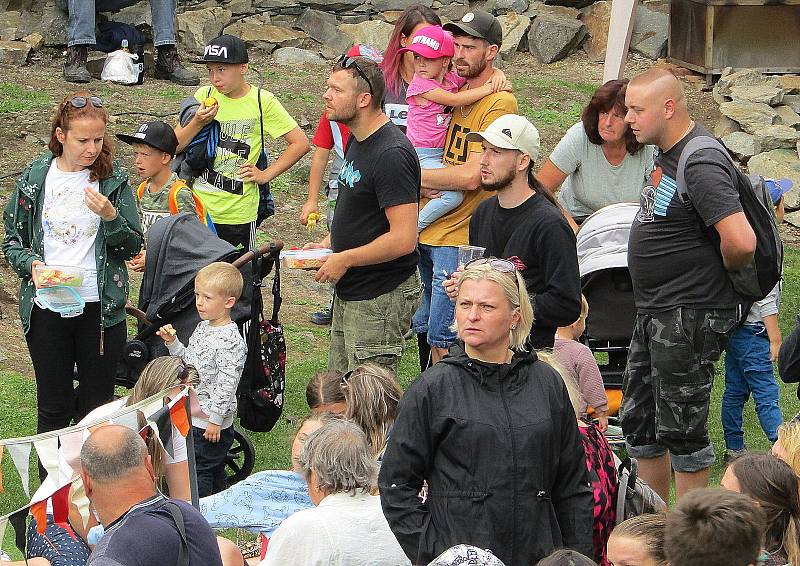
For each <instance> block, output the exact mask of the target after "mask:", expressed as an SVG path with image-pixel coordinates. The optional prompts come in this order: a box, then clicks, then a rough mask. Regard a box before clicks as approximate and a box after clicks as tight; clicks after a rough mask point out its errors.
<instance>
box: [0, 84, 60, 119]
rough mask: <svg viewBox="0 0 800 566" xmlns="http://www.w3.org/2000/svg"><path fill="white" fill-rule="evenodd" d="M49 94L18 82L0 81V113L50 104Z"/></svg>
mask: <svg viewBox="0 0 800 566" xmlns="http://www.w3.org/2000/svg"><path fill="white" fill-rule="evenodd" d="M50 104H51V100H50V95H49V94H47V93H45V92H42V91H37V90H32V89H29V88H25V87H23V86H20V85H18V84H13V83H3V82H0V114H7V113H9V112H24V111H26V110H30V109H31V108H36V107H38V106H50Z"/></svg>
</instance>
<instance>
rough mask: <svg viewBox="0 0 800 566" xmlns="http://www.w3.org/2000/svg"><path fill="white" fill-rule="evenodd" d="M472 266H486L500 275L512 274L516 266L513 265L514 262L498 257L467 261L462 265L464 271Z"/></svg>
mask: <svg viewBox="0 0 800 566" xmlns="http://www.w3.org/2000/svg"><path fill="white" fill-rule="evenodd" d="M473 265H488V266H489V267H491V268H492V269H494V270H495V271H499V272H500V273H513V272H514V271H516V270H517V266H516V265H514V262H512V261H509V260H507V259H500V258H498V257H479V258H476V259H473V260H472V261H468V262H467V263H466V264H465V265H464V269H467V268H468V267H470V266H473Z"/></svg>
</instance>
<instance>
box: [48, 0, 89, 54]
mask: <svg viewBox="0 0 800 566" xmlns="http://www.w3.org/2000/svg"><path fill="white" fill-rule="evenodd" d="M56 4H57V5H58V7H59V8H60V9H61V10H64V11H66V12H68V14H69V23H68V24H67V46H68V47H73V46H75V45H94V44H95V41H96V39H95V35H94V31H95V14H96V7H95V3H94V2H93V0H56Z"/></svg>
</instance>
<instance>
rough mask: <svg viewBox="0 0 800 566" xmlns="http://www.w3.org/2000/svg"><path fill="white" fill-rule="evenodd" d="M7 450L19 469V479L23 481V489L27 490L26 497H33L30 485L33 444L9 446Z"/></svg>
mask: <svg viewBox="0 0 800 566" xmlns="http://www.w3.org/2000/svg"><path fill="white" fill-rule="evenodd" d="M6 448H7V449H8V453H9V454H11V459H12V460H13V461H14V467H16V468H17V472H18V473H19V477H20V479H21V480H22V489H24V490H25V495H27V496H28V497H30V496H31V488H30V486H29V485H28V483H29V480H28V470H29V468H30V460H31V444H30V443H25V444H7V445H6Z"/></svg>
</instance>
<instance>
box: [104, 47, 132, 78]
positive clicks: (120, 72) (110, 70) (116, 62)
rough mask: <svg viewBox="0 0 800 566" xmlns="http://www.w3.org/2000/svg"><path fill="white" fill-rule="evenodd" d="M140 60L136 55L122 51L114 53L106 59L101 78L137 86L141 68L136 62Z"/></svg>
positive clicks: (118, 50)
mask: <svg viewBox="0 0 800 566" xmlns="http://www.w3.org/2000/svg"><path fill="white" fill-rule="evenodd" d="M138 58H139V56H138V55H136V54H135V53H128V52H127V51H123V50H122V49H117V50H116V51H112V52H111V53H109V54H108V56H107V57H106V62H105V63H104V64H103V72H102V73H101V74H100V78H101V79H103V80H104V81H111V82H113V83H119V84H123V85H132V84H136V82H137V81H138V80H139V67H138V65H137V64H136V63H135V62H134V61H136V60H137V59H138Z"/></svg>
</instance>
